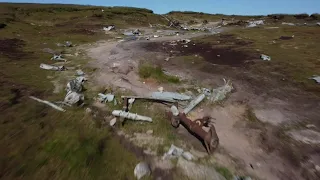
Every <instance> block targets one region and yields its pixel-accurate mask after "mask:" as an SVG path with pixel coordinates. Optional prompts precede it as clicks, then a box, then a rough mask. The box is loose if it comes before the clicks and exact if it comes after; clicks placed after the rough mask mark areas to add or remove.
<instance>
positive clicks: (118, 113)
mask: <svg viewBox="0 0 320 180" xmlns="http://www.w3.org/2000/svg"><path fill="white" fill-rule="evenodd" d="M112 115H114V116H118V117H123V118H127V119H131V120H136V121H147V122H152V118H150V117H147V116H141V115H138V114H133V113H129V112H125V111H121V110H114V111H112Z"/></svg>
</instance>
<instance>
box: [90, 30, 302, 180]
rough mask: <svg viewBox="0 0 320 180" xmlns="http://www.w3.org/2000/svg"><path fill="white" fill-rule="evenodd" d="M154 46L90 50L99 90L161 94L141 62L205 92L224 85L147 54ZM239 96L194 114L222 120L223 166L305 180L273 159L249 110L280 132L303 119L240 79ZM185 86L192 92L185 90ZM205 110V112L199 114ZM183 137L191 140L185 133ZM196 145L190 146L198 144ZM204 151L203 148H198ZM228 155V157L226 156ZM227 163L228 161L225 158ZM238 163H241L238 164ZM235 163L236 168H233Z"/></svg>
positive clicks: (112, 45) (218, 78)
mask: <svg viewBox="0 0 320 180" xmlns="http://www.w3.org/2000/svg"><path fill="white" fill-rule="evenodd" d="M199 35H202V34H187V35H183V36H166V37H160V38H157V39H152V40H151V42H161V41H172V40H177V39H183V38H191V37H195V36H199ZM148 43H150V42H149V41H129V42H121V43H119V42H115V41H109V42H98V43H97V44H95V45H94V46H93V47H90V48H89V49H88V51H87V54H88V55H89V56H90V57H91V58H93V59H94V61H92V62H91V65H92V66H93V67H96V68H97V71H96V72H95V74H94V77H95V79H94V80H95V83H96V84H98V85H99V86H108V85H109V86H114V87H118V88H124V89H127V90H130V91H132V92H134V93H135V94H137V95H144V94H146V93H149V92H151V91H157V88H158V85H159V84H152V83H148V82H141V81H140V79H139V76H138V75H137V70H138V66H139V61H140V60H149V59H152V62H157V61H158V62H160V63H161V64H162V65H163V67H164V68H165V70H166V71H168V72H169V73H172V74H176V75H179V76H180V77H184V78H186V79H189V80H190V81H189V82H191V81H192V80H196V81H197V83H198V84H197V85H198V86H199V85H201V86H203V87H217V86H218V85H222V78H224V77H225V78H228V77H226V76H225V75H223V74H221V75H216V74H210V73H206V72H203V71H199V69H195V68H184V69H183V68H179V66H178V65H177V64H175V63H174V62H168V63H165V61H164V60H165V59H166V58H167V57H168V55H166V54H164V53H163V52H154V51H153V52H150V51H146V50H145V48H141V47H142V46H144V45H145V44H148ZM233 83H234V86H235V87H236V91H235V92H234V93H233V94H232V95H231V96H230V97H229V99H228V100H227V101H226V102H225V103H224V105H223V106H215V107H210V106H205V105H202V106H201V107H199V108H197V109H195V110H194V113H192V116H193V117H201V116H204V115H211V116H212V117H214V118H215V119H216V125H215V127H216V129H217V133H218V136H219V138H220V149H221V150H220V152H217V153H216V155H214V158H216V159H218V160H221V162H218V163H221V164H222V165H226V166H229V165H232V164H233V165H234V169H237V170H240V171H244V172H246V173H249V174H251V175H252V176H253V177H258V178H259V179H268V180H269V179H272V180H278V179H279V180H280V179H297V180H298V179H301V177H300V171H298V170H297V168H295V167H293V166H292V165H291V164H290V163H289V162H287V161H286V160H284V159H283V158H282V157H280V156H279V155H278V154H277V153H276V152H271V153H267V152H266V151H265V150H264V149H263V148H262V147H261V142H260V141H261V139H260V138H259V136H260V133H261V130H260V129H251V128H248V127H247V126H246V121H245V116H246V112H247V110H248V106H250V107H254V108H253V111H254V113H255V114H256V116H257V118H258V119H259V120H261V121H263V122H265V123H270V124H272V125H275V126H278V125H281V124H283V123H287V122H295V121H298V120H299V117H301V116H300V115H299V114H297V113H295V112H293V109H292V106H291V104H290V102H289V101H286V100H283V99H279V98H276V97H269V96H263V94H256V93H255V92H254V91H253V90H251V89H250V83H246V82H243V81H242V80H237V79H234V81H233ZM161 86H164V87H165V89H166V90H175V89H176V88H178V86H177V85H174V86H168V85H161ZM181 86H192V84H189V85H186V84H185V85H180V87H181ZM199 110H201V111H199ZM178 132H179V134H182V135H184V136H185V137H187V138H191V139H192V138H193V137H190V135H188V133H187V131H186V130H185V129H183V128H180V129H179V130H178ZM192 141H194V139H192V140H190V142H191V143H192ZM193 145H195V146H199V143H193ZM196 149H198V150H200V152H202V153H203V152H205V151H204V148H203V147H200V148H199V147H197V148H196ZM221 152H223V153H221ZM221 157H222V158H221ZM235 160H236V162H234V161H235ZM231 161H233V162H234V163H230V162H231Z"/></svg>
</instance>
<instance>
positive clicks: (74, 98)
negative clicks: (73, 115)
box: [64, 91, 84, 105]
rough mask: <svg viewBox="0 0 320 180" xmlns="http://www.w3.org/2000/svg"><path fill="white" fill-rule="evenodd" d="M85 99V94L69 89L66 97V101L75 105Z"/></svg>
mask: <svg viewBox="0 0 320 180" xmlns="http://www.w3.org/2000/svg"><path fill="white" fill-rule="evenodd" d="M83 101H84V95H83V94H79V93H77V92H72V91H69V92H68V93H67V95H66V97H65V98H64V102H65V103H67V104H70V105H75V104H78V103H81V102H83Z"/></svg>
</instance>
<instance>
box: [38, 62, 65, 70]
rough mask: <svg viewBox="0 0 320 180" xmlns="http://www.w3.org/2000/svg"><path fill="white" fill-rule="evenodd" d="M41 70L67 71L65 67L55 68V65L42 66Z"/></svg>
mask: <svg viewBox="0 0 320 180" xmlns="http://www.w3.org/2000/svg"><path fill="white" fill-rule="evenodd" d="M40 68H41V69H46V70H53V71H63V70H65V67H64V66H53V65H49V64H43V63H41V64H40Z"/></svg>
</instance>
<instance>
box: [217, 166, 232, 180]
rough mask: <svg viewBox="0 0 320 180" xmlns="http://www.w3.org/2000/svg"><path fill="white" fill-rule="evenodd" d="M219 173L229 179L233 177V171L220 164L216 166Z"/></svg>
mask: <svg viewBox="0 0 320 180" xmlns="http://www.w3.org/2000/svg"><path fill="white" fill-rule="evenodd" d="M215 169H216V171H217V172H218V173H220V174H221V175H222V176H223V177H225V178H226V179H227V180H231V179H232V178H233V175H232V173H231V172H230V170H229V169H228V168H226V167H222V166H218V167H216V168H215Z"/></svg>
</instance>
